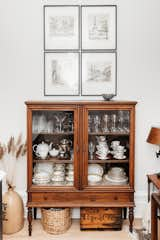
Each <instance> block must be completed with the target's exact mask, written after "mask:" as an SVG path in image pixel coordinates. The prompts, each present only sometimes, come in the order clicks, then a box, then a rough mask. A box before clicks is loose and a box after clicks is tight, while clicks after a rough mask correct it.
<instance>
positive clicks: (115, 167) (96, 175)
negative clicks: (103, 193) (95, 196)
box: [88, 110, 130, 186]
mask: <svg viewBox="0 0 160 240" xmlns="http://www.w3.org/2000/svg"><path fill="white" fill-rule="evenodd" d="M129 136H130V111H128V110H90V111H88V185H89V186H110V185H121V186H126V185H128V183H129V158H130V156H129V153H130V149H129V146H130V143H129V139H130V138H129Z"/></svg>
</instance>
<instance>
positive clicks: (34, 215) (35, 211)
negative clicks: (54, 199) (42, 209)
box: [33, 208, 37, 219]
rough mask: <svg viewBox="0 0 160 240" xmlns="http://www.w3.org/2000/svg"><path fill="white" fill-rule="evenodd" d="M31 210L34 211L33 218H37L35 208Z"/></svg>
mask: <svg viewBox="0 0 160 240" xmlns="http://www.w3.org/2000/svg"><path fill="white" fill-rule="evenodd" d="M33 211H34V213H33V214H34V219H37V208H34V209H33Z"/></svg>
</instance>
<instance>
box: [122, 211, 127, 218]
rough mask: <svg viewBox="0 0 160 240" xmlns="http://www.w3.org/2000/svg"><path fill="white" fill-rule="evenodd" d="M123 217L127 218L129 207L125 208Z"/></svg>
mask: <svg viewBox="0 0 160 240" xmlns="http://www.w3.org/2000/svg"><path fill="white" fill-rule="evenodd" d="M123 217H124V219H126V218H127V208H123Z"/></svg>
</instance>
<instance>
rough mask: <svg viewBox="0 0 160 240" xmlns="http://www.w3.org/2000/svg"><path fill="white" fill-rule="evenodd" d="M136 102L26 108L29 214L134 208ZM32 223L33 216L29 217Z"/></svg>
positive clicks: (36, 104) (42, 104)
mask: <svg viewBox="0 0 160 240" xmlns="http://www.w3.org/2000/svg"><path fill="white" fill-rule="evenodd" d="M135 104H136V102H118V101H117V102H116V101H109V102H107V101H106V102H105V101H100V102H98V101H97V102H94V101H91V102H83V101H82V102H26V105H27V144H28V149H27V176H28V180H27V191H28V202H27V207H28V222H29V228H28V230H29V235H31V232H32V225H31V223H32V208H34V209H36V208H38V207H120V208H126V207H127V208H129V214H128V216H129V222H130V231H132V224H133V208H134V138H135V136H134V135H135ZM35 217H36V214H35Z"/></svg>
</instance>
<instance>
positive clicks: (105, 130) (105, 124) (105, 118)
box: [103, 114, 109, 132]
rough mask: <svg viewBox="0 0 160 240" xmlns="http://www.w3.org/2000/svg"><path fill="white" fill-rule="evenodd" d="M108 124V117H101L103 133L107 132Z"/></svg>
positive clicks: (106, 115) (105, 115)
mask: <svg viewBox="0 0 160 240" xmlns="http://www.w3.org/2000/svg"><path fill="white" fill-rule="evenodd" d="M108 122H109V116H108V114H104V116H103V132H109V128H108Z"/></svg>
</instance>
